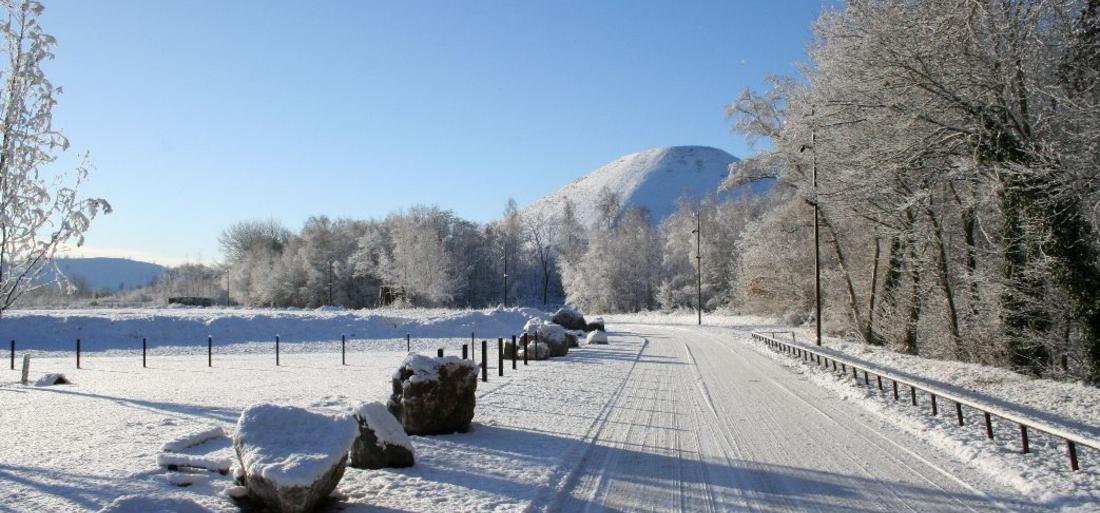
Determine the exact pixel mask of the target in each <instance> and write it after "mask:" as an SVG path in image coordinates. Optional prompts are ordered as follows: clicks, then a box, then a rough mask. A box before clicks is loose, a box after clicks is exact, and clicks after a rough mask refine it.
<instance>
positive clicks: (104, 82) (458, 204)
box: [42, 0, 822, 264]
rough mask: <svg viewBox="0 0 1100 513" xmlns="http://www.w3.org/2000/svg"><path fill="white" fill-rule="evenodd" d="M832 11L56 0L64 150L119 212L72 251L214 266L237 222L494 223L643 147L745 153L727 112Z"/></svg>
mask: <svg viewBox="0 0 1100 513" xmlns="http://www.w3.org/2000/svg"><path fill="white" fill-rule="evenodd" d="M821 5H822V2H820V1H798V2H784V3H782V4H781V5H776V4H775V3H773V2H738V3H736V4H735V3H731V2H717V1H715V2H703V3H692V4H690V5H680V4H676V3H672V2H629V3H627V2H608V3H600V4H590V3H583V2H568V3H555V4H553V5H539V4H532V5H518V4H510V3H506V2H480V3H477V4H472V5H469V4H466V5H462V6H459V5H454V4H434V3H433V4H428V3H417V4H414V5H391V4H382V3H355V4H347V5H345V4H338V3H335V2H325V3H320V4H314V5H310V6H308V8H304V7H303V6H301V5H298V4H291V3H264V4H262V7H263V8H260V6H261V4H257V3H252V2H242V3H234V4H218V3H213V2H192V3H186V4H178V3H177V4H167V3H153V2H138V1H111V2H105V3H87V2H79V1H75V0H65V1H54V2H50V3H49V4H48V5H47V6H46V7H47V9H46V12H45V13H44V15H43V17H42V24H43V26H44V28H45V30H46V32H47V33H50V34H52V35H54V36H55V37H56V38H57V40H58V44H57V46H56V48H55V54H56V58H55V60H54V61H52V62H50V63H48V64H47V65H46V67H45V68H46V72H47V74H48V76H49V78H50V79H51V80H52V81H53V83H54V85H55V86H61V87H63V88H64V94H63V95H62V96H61V98H60V103H59V105H58V106H57V107H56V109H55V118H54V122H55V126H56V127H58V128H60V129H61V130H63V131H64V133H65V134H66V135H67V136H68V137H69V138H70V141H71V143H72V149H70V151H68V152H66V154H65V155H64V158H63V159H61V163H62V164H71V162H72V161H73V160H74V157H75V155H76V154H77V153H78V152H82V151H85V150H87V151H90V152H91V156H92V161H93V163H94V164H95V169H94V170H93V172H92V175H91V176H90V179H89V182H88V183H87V185H86V187H85V188H84V189H83V192H84V194H85V195H92V196H101V197H104V198H106V199H108V200H109V201H110V202H111V203H112V205H113V207H114V208H115V212H114V213H113V214H111V215H109V216H104V217H101V218H99V219H97V220H96V221H95V223H94V224H93V226H92V228H91V230H90V231H89V233H88V237H87V241H86V245H85V247H83V248H77V249H75V250H73V251H71V252H69V253H68V254H67V256H89V257H90V256H118V257H129V258H134V259H139V260H148V261H154V262H158V263H162V264H178V263H181V262H184V261H205V262H210V261H214V260H217V259H219V257H220V255H219V254H218V250H217V241H216V239H217V236H218V234H219V233H220V232H221V230H222V229H223V228H225V227H226V226H228V225H230V224H232V223H234V222H236V221H240V220H244V219H254V218H269V217H270V218H275V219H278V220H280V221H282V222H283V223H285V224H286V225H287V226H288V227H290V228H292V229H297V228H298V227H300V226H301V223H302V222H303V221H304V220H305V219H306V218H307V217H309V216H310V215H328V216H330V217H351V218H379V217H384V216H385V215H386V214H388V213H390V212H393V211H396V210H399V209H401V208H406V207H409V206H412V205H415V204H435V205H439V206H440V207H442V208H445V209H449V210H453V211H454V212H455V213H456V214H458V215H460V216H462V217H464V218H467V219H471V220H473V221H477V222H486V221H489V220H491V219H493V218H495V217H496V216H497V215H499V214H500V212H501V211H502V210H503V208H504V204H505V201H506V200H507V199H508V198H509V197H511V198H514V199H515V200H516V201H517V202H518V203H519V204H520V205H521V206H522V205H526V204H529V203H530V202H532V201H534V200H536V199H538V198H539V197H541V196H543V195H545V194H548V193H550V192H552V191H554V190H556V189H557V188H559V187H561V186H563V185H565V184H567V183H569V182H570V181H572V180H574V179H575V178H577V177H579V176H581V175H583V174H585V173H587V172H589V171H592V170H594V169H595V168H597V167H599V166H600V165H603V164H605V163H607V162H609V161H611V160H614V159H615V158H618V157H620V156H622V155H625V154H629V153H633V152H637V151H641V150H645V149H648V148H653V147H661V146H677V145H702V146H714V147H718V148H721V149H723V150H725V151H728V152H730V153H732V154H734V155H736V156H738V157H744V156H746V155H748V154H750V151H751V149H750V148H749V147H748V145H747V144H746V142H745V141H744V140H743V139H742V138H740V137H737V136H735V135H733V134H731V133H730V125H729V123H728V122H727V121H726V119H725V118H724V114H723V107H724V106H725V105H726V104H728V103H730V102H732V101H733V100H734V99H735V98H736V97H737V95H738V94H739V93H740V92H741V90H743V89H744V88H746V87H761V85H762V83H763V79H764V78H765V77H766V76H767V75H768V74H783V75H794V74H796V73H797V69H796V67H795V65H796V63H798V62H801V61H803V60H804V49H805V46H806V45H807V44H808V42H809V40H810V31H809V25H810V22H811V21H812V20H813V19H814V18H815V17H816V16H817V14H818V13H819V12H820V9H821ZM68 168H69V166H64V167H61V166H59V167H56V168H55V169H56V170H58V171H63V170H67V169H68ZM486 198H494V199H495V200H486Z"/></svg>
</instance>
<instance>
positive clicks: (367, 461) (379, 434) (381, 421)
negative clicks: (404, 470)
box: [351, 402, 416, 469]
mask: <svg viewBox="0 0 1100 513" xmlns="http://www.w3.org/2000/svg"><path fill="white" fill-rule="evenodd" d="M355 420H356V421H357V422H358V424H359V436H358V437H357V438H356V439H355V443H354V444H352V446H351V466H352V467H355V468H364V469H379V468H386V467H389V468H400V467H411V466H413V464H414V463H415V459H416V458H415V454H414V452H413V447H412V442H410V441H409V436H408V435H407V434H405V428H403V427H402V426H401V423H400V422H398V421H397V419H396V418H395V417H394V416H393V414H391V413H390V412H389V410H387V409H386V405H384V404H382V403H379V402H370V403H364V404H362V405H360V406H359V408H357V409H356V410H355Z"/></svg>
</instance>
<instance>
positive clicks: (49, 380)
mask: <svg viewBox="0 0 1100 513" xmlns="http://www.w3.org/2000/svg"><path fill="white" fill-rule="evenodd" d="M71 384H72V381H69V378H66V377H65V375H64V374H46V375H45V376H42V377H41V378H38V380H37V381H35V382H34V386H36V387H50V386H54V385H71Z"/></svg>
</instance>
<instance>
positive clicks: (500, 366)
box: [497, 337, 504, 376]
mask: <svg viewBox="0 0 1100 513" xmlns="http://www.w3.org/2000/svg"><path fill="white" fill-rule="evenodd" d="M503 375H504V337H500V338H498V339H497V376H503Z"/></svg>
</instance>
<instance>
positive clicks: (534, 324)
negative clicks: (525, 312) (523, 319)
mask: <svg viewBox="0 0 1100 513" xmlns="http://www.w3.org/2000/svg"><path fill="white" fill-rule="evenodd" d="M544 322H546V321H543V320H542V319H540V318H538V317H532V318H530V319H527V323H526V324H524V325H523V332H524V333H526V334H528V335H530V336H532V337H533V336H535V333H537V332H538V330H539V326H542V324H543V323H544Z"/></svg>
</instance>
